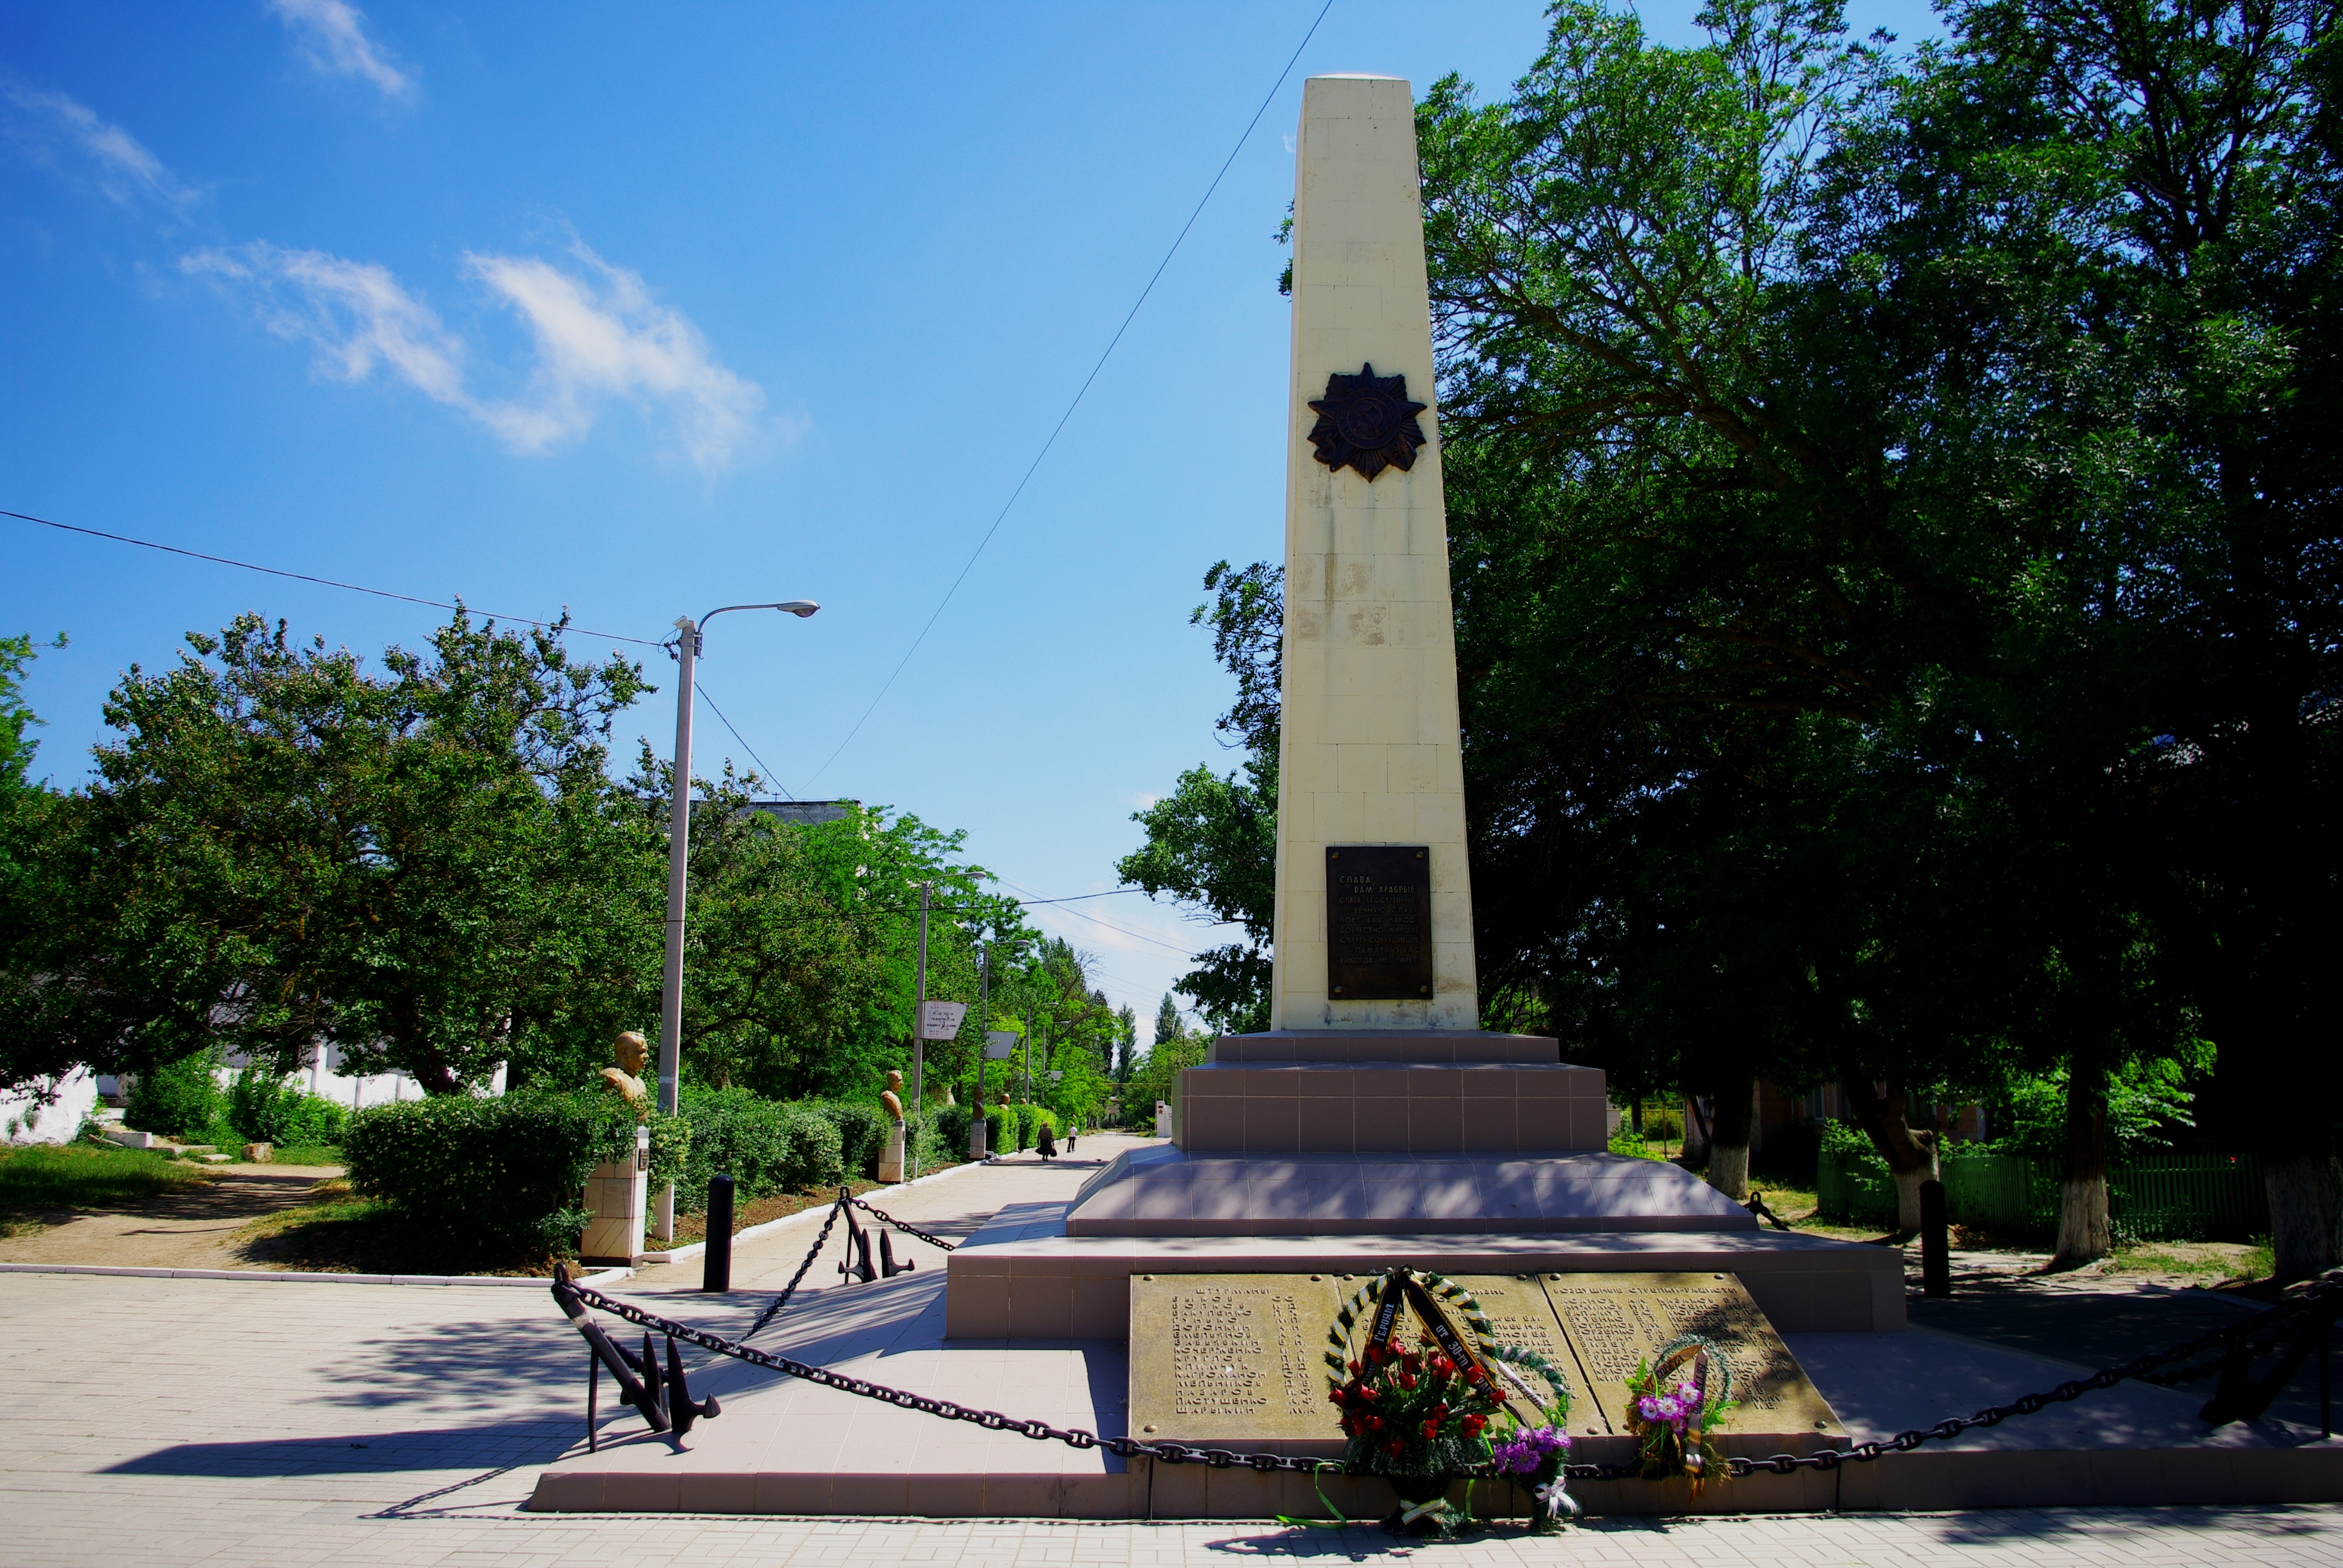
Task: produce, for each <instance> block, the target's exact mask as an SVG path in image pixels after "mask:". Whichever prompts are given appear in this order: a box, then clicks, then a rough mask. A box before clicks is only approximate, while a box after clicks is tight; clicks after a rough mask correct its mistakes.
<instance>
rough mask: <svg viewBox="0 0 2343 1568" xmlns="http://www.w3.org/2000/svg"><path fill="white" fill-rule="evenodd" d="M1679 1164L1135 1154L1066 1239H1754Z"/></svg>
mask: <svg viewBox="0 0 2343 1568" xmlns="http://www.w3.org/2000/svg"><path fill="white" fill-rule="evenodd" d="M1756 1228H1757V1219H1756V1216H1755V1215H1754V1214H1752V1213H1750V1211H1748V1210H1746V1209H1745V1208H1743V1207H1742V1206H1741V1205H1740V1204H1738V1203H1736V1202H1735V1201H1733V1200H1732V1199H1730V1198H1728V1197H1726V1196H1725V1194H1724V1193H1722V1192H1719V1191H1717V1190H1716V1189H1715V1188H1714V1187H1711V1186H1710V1185H1708V1183H1706V1182H1705V1181H1702V1180H1701V1179H1700V1178H1699V1177H1697V1176H1695V1175H1694V1174H1693V1173H1692V1172H1691V1171H1686V1170H1684V1169H1683V1168H1682V1167H1681V1166H1677V1165H1673V1164H1670V1163H1668V1162H1666V1161H1659V1160H1631V1159H1628V1158H1626V1157H1624V1156H1623V1155H1618V1154H1578V1153H1554V1154H1546V1155H1543V1156H1533V1155H1524V1154H1373V1153H1371V1154H1347V1153H1345V1154H1332V1153H1309V1154H1224V1153H1216V1152H1211V1151H1206V1152H1201V1153H1199V1152H1192V1151H1188V1150H1184V1149H1178V1148H1172V1147H1169V1146H1166V1145H1161V1144H1158V1145H1154V1146H1151V1147H1148V1148H1141V1149H1132V1150H1129V1151H1125V1152H1123V1153H1121V1154H1120V1155H1117V1156H1116V1157H1115V1160H1114V1161H1113V1163H1112V1164H1111V1165H1109V1166H1108V1167H1107V1168H1106V1169H1105V1170H1103V1171H1100V1172H1099V1173H1098V1174H1097V1175H1095V1176H1093V1177H1091V1179H1090V1180H1089V1181H1086V1182H1084V1183H1083V1185H1082V1190H1081V1193H1080V1194H1078V1195H1077V1196H1076V1198H1075V1199H1074V1204H1073V1208H1072V1210H1071V1211H1070V1212H1069V1213H1068V1215H1067V1217H1066V1232H1067V1234H1069V1235H1073V1236H1307V1235H1317V1236H1342V1235H1377V1234H1383V1233H1387V1232H1390V1231H1417V1232H1423V1233H1430V1234H1448V1233H1460V1234H1504V1233H1512V1232H1518V1231H1755V1229H1756Z"/></svg>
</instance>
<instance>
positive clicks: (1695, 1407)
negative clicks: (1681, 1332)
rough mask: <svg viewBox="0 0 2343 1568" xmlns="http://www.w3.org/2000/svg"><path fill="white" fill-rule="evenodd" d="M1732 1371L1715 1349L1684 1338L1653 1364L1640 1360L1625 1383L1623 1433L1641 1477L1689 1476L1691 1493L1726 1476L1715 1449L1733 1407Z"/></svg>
mask: <svg viewBox="0 0 2343 1568" xmlns="http://www.w3.org/2000/svg"><path fill="white" fill-rule="evenodd" d="M1732 1392H1733V1372H1732V1368H1731V1367H1730V1366H1729V1365H1727V1364H1726V1362H1725V1358H1724V1356H1723V1355H1722V1354H1719V1353H1717V1352H1716V1347H1715V1346H1714V1345H1712V1344H1710V1343H1709V1342H1707V1341H1706V1340H1704V1339H1701V1338H1699V1337H1697V1336H1694V1335H1687V1336H1685V1337H1684V1338H1683V1339H1680V1340H1677V1341H1675V1342H1674V1343H1672V1344H1670V1345H1668V1346H1667V1347H1666V1348H1665V1349H1664V1350H1663V1351H1662V1352H1660V1359H1659V1361H1658V1362H1656V1363H1655V1362H1650V1361H1644V1362H1637V1363H1636V1366H1635V1375H1634V1377H1632V1378H1630V1379H1628V1380H1627V1432H1628V1435H1630V1436H1631V1437H1633V1438H1634V1440H1635V1449H1636V1452H1637V1453H1638V1454H1639V1455H1640V1456H1641V1458H1642V1460H1643V1463H1644V1475H1645V1476H1647V1477H1650V1478H1652V1479H1654V1480H1657V1479H1660V1478H1663V1477H1666V1476H1673V1475H1688V1476H1690V1477H1692V1488H1693V1494H1694V1496H1698V1495H1699V1494H1700V1490H1701V1488H1702V1486H1703V1485H1704V1483H1706V1482H1707V1481H1708V1480H1709V1479H1710V1478H1711V1477H1712V1476H1713V1475H1721V1474H1723V1473H1725V1471H1724V1463H1725V1455H1724V1454H1723V1453H1722V1452H1719V1451H1718V1449H1717V1447H1716V1440H1715V1432H1716V1423H1717V1422H1719V1421H1720V1420H1722V1419H1723V1418H1724V1415H1725V1412H1726V1411H1728V1410H1730V1409H1732V1408H1733V1399H1732Z"/></svg>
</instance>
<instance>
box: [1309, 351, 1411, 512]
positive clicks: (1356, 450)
mask: <svg viewBox="0 0 2343 1568" xmlns="http://www.w3.org/2000/svg"><path fill="white" fill-rule="evenodd" d="M1310 407H1312V409H1313V410H1314V411H1315V412H1316V413H1317V415H1318V423H1317V424H1316V425H1315V426H1313V427H1312V428H1311V431H1310V439H1311V441H1312V443H1314V444H1315V445H1316V447H1317V448H1318V460H1319V461H1320V462H1322V463H1323V464H1325V465H1326V466H1327V467H1330V468H1335V469H1340V468H1341V467H1342V465H1343V464H1345V463H1347V464H1349V465H1350V466H1351V467H1353V468H1356V469H1357V470H1358V471H1359V472H1360V473H1361V474H1363V476H1365V477H1366V479H1367V482H1368V483H1370V484H1373V482H1374V477H1375V476H1376V475H1377V474H1380V473H1382V472H1383V470H1384V469H1385V468H1397V469H1399V470H1400V471H1401V472H1403V473H1404V472H1406V471H1407V470H1408V469H1410V468H1413V467H1415V449H1416V448H1417V447H1421V446H1423V442H1424V435H1423V426H1421V425H1419V424H1417V423H1416V419H1415V417H1416V416H1417V415H1418V414H1421V413H1423V410H1424V409H1425V407H1428V405H1425V404H1423V403H1411V402H1409V401H1408V400H1407V377H1405V376H1378V375H1376V374H1375V367H1373V366H1372V365H1362V366H1360V367H1359V373H1358V374H1357V375H1356V376H1343V375H1341V374H1339V373H1338V374H1336V375H1332V376H1329V377H1326V396H1325V397H1322V398H1321V399H1319V400H1317V401H1316V402H1313V403H1312V404H1311V405H1310Z"/></svg>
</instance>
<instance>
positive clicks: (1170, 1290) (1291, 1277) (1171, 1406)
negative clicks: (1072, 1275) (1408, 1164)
mask: <svg viewBox="0 0 2343 1568" xmlns="http://www.w3.org/2000/svg"><path fill="white" fill-rule="evenodd" d="M1341 1305H1342V1290H1341V1289H1340V1288H1339V1287H1338V1286H1337V1285H1336V1284H1335V1282H1334V1277H1333V1276H1332V1275H1331V1274H1328V1275H1323V1276H1320V1277H1317V1278H1312V1276H1310V1275H1308V1274H1133V1275H1132V1276H1131V1435H1133V1436H1135V1437H1142V1438H1144V1437H1168V1438H1176V1439H1177V1440H1179V1441H1180V1442H1223V1441H1237V1440H1246V1441H1253V1442H1274V1441H1276V1440H1278V1439H1281V1438H1283V1439H1302V1440H1311V1441H1318V1440H1332V1442H1336V1443H1340V1442H1342V1429H1341V1426H1340V1421H1341V1418H1340V1416H1339V1415H1338V1414H1337V1413H1336V1412H1335V1410H1334V1407H1333V1406H1332V1404H1329V1403H1328V1402H1327V1401H1326V1373H1325V1361H1324V1352H1325V1348H1326V1330H1327V1328H1328V1326H1329V1325H1331V1324H1332V1322H1333V1321H1334V1312H1335V1309H1337V1308H1338V1307H1340V1306H1341Z"/></svg>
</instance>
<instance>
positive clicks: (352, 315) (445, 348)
mask: <svg viewBox="0 0 2343 1568" xmlns="http://www.w3.org/2000/svg"><path fill="white" fill-rule="evenodd" d="M574 254H575V255H576V256H577V257H578V260H579V261H580V262H581V263H583V264H584V268H585V271H584V273H583V274H582V275H581V274H579V273H576V272H568V271H564V270H563V269H561V268H560V267H558V266H554V265H553V264H552V263H550V262H547V261H543V260H539V259H537V258H535V257H529V256H486V255H467V256H466V257H465V266H466V268H467V270H468V272H469V273H470V275H471V276H474V277H476V278H478V280H479V281H480V282H482V283H484V284H486V285H487V286H488V289H489V290H490V291H491V292H492V293H493V294H494V295H495V296H496V297H498V300H499V301H500V302H501V303H504V304H507V305H509V306H511V307H513V308H514V309H515V310H517V311H518V312H519V314H520V316H521V317H522V318H523V320H524V321H525V322H526V323H527V324H528V328H529V332H530V335H531V337H532V339H533V342H534V347H535V357H534V364H533V366H532V367H530V369H529V370H528V374H527V391H526V392H525V394H524V395H523V396H521V397H513V398H486V397H478V396H476V395H475V394H474V393H473V392H472V390H471V389H470V386H469V384H468V375H467V371H466V361H467V359H468V347H467V345H466V344H465V342H464V340H463V339H462V338H461V337H458V336H457V335H456V334H455V333H453V332H450V331H449V330H448V329H447V327H446V326H445V325H444V324H443V323H442V322H441V321H440V319H439V317H438V316H437V314H436V313H435V312H433V311H432V309H431V308H430V307H428V306H427V305H425V304H424V303H423V302H422V301H421V300H419V299H417V297H415V296H413V295H412V294H409V293H408V292H407V289H406V288H405V287H404V286H402V285H401V284H400V283H399V281H398V279H397V277H395V276H392V274H391V272H390V271H389V269H388V268H387V267H384V266H377V265H375V264H372V263H368V262H357V261H351V260H348V259H347V258H345V257H342V256H331V255H328V254H327V253H326V252H323V251H316V250H287V249H285V248H283V247H281V246H273V245H269V244H267V243H266V242H255V243H253V244H249V245H240V246H232V247H229V248H226V249H209V250H200V251H196V252H195V253H194V254H192V255H189V256H183V257H181V258H180V261H179V266H180V269H181V270H182V271H184V272H186V273H187V274H189V275H190V276H200V277H206V278H209V279H211V280H212V281H214V282H216V283H217V284H219V285H221V286H224V287H227V288H230V289H232V290H235V291H237V292H241V293H244V294H246V295H248V296H249V297H251V298H252V300H253V302H254V307H255V309H256V313H257V315H258V316H259V318H260V321H261V324H262V325H263V326H264V327H266V328H267V329H268V330H269V331H271V332H273V333H275V334H277V336H278V337H284V338H287V339H291V340H296V341H301V342H306V343H308V344H310V345H312V346H313V347H315V348H316V349H317V355H318V367H319V368H320V369H321V370H322V371H323V372H324V373H325V374H327V375H329V376H333V377H337V378H339V379H342V380H346V381H363V380H365V379H367V377H369V376H371V375H372V374H373V373H374V370H375V368H376V367H377V366H381V367H386V368H387V370H388V371H389V373H390V374H392V375H394V376H396V377H398V378H399V379H400V380H402V381H405V382H406V383H407V385H408V386H410V387H414V388H415V389H416V390H417V391H419V392H421V393H423V394H424V395H425V396H426V397H430V398H432V399H434V400H435V401H437V402H439V403H443V404H445V405H447V407H451V408H455V409H458V410H459V411H460V412H462V413H463V414H464V415H466V416H467V417H469V418H472V419H474V420H476V421H478V423H479V424H481V425H483V426H485V427H488V429H489V430H491V431H493V432H495V433H496V435H497V436H498V437H500V438H502V440H503V441H504V442H505V444H506V445H507V446H508V447H510V448H512V449H513V450H515V451H517V452H523V453H531V454H535V453H542V452H546V451H549V450H551V449H552V448H553V447H557V446H559V445H561V444H562V443H564V442H568V441H573V440H576V439H578V437H582V436H584V435H585V434H586V433H587V432H588V430H590V429H591V428H592V427H593V426H594V422H595V419H596V417H598V413H599V411H600V409H601V407H602V406H603V405H605V404H607V403H608V402H610V401H612V400H614V399H623V400H626V401H629V402H631V403H633V404H635V405H636V406H637V407H640V408H641V409H643V410H644V411H645V413H646V414H647V415H649V416H652V417H659V416H661V415H663V416H664V417H665V418H666V420H667V422H668V423H669V425H670V426H671V427H672V428H673V432H674V435H675V437H676V439H677V442H678V444H679V446H680V447H681V448H682V450H683V452H684V454H685V456H687V457H689V458H690V460H691V462H692V463H693V465H694V466H695V467H698V468H699V469H700V471H701V472H703V473H714V472H716V471H718V470H719V469H722V468H725V467H729V466H730V464H731V463H732V462H733V460H734V459H735V458H736V457H739V456H741V455H742V453H743V451H744V449H745V448H748V447H751V446H753V445H755V444H757V443H759V441H760V440H761V439H763V438H764V437H767V436H769V435H773V434H780V435H784V436H786V435H788V434H789V433H790V432H789V430H788V429H787V428H786V427H781V428H779V429H776V428H775V427H771V426H769V424H768V423H767V422H765V421H763V420H761V419H760V417H759V416H760V414H761V411H762V409H763V407H764V401H765V395H764V392H763V389H762V388H760V387H758V386H757V384H756V383H755V382H753V381H749V380H747V379H745V378H743V377H739V376H736V375H734V374H733V373H732V372H731V371H729V370H728V369H726V368H725V367H723V366H722V365H720V364H719V363H717V361H716V359H715V357H714V356H713V355H712V354H710V352H709V347H708V341H707V339H706V337H703V336H702V335H701V333H700V331H699V328H698V327H694V326H693V325H692V324H691V322H690V321H689V319H688V318H686V317H684V316H683V314H682V313H681V312H679V311H677V310H675V309H673V308H671V307H668V306H664V305H661V304H659V302H658V301H657V300H655V299H653V298H652V297H651V293H650V290H649V288H648V287H647V286H645V285H644V283H643V280H642V278H641V277H640V276H639V275H638V274H636V273H633V272H630V271H628V270H627V269H626V268H623V267H616V266H610V265H609V264H608V262H605V261H603V260H602V258H601V257H599V256H596V255H595V254H594V253H593V252H592V251H590V250H588V249H587V248H586V247H585V246H582V245H580V246H575V247H574Z"/></svg>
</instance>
